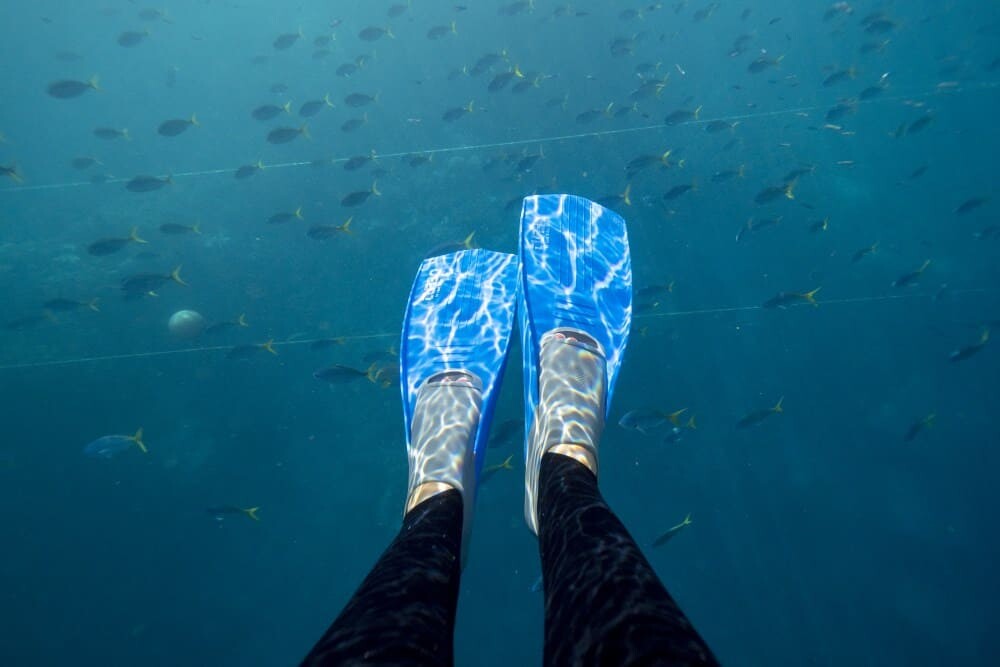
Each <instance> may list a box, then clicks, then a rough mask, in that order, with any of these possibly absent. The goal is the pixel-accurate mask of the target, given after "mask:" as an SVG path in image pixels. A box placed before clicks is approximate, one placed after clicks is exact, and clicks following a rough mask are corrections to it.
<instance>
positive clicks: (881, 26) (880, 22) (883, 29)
mask: <svg viewBox="0 0 1000 667" xmlns="http://www.w3.org/2000/svg"><path fill="white" fill-rule="evenodd" d="M895 28H896V23H895V21H891V20H889V19H887V18H880V19H875V20H874V21H871V22H869V23H868V25H867V27H866V28H865V32H866V33H868V34H869V35H884V34H886V33H887V32H892V31H893V30H894V29H895Z"/></svg>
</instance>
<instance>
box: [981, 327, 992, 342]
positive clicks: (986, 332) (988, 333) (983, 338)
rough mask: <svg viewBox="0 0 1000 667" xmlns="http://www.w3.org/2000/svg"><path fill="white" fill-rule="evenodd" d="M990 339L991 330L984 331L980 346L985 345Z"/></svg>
mask: <svg viewBox="0 0 1000 667" xmlns="http://www.w3.org/2000/svg"><path fill="white" fill-rule="evenodd" d="M989 339H990V330H989V328H986V329H983V334H982V335H981V336H980V337H979V344H980V345H985V344H986V341H988V340H989Z"/></svg>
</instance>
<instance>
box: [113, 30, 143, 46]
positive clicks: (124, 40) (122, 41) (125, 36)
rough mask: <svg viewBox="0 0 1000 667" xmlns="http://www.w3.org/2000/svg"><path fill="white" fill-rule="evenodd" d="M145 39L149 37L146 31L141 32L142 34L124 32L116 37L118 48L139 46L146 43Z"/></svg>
mask: <svg viewBox="0 0 1000 667" xmlns="http://www.w3.org/2000/svg"><path fill="white" fill-rule="evenodd" d="M147 37H149V31H148V30H143V31H142V32H139V31H137V30H126V31H125V32H123V33H122V34H120V35H118V46H124V47H125V48H132V47H133V46H139V45H140V44H142V43H143V42H144V41H146V38H147Z"/></svg>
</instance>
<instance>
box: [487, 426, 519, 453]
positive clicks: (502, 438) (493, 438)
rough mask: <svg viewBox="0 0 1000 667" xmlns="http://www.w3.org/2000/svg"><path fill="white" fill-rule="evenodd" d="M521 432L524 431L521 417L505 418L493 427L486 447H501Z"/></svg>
mask: <svg viewBox="0 0 1000 667" xmlns="http://www.w3.org/2000/svg"><path fill="white" fill-rule="evenodd" d="M522 433H524V420H523V419H506V420H504V421H502V422H500V423H499V424H497V425H496V426H495V427H493V431H492V433H491V434H490V440H489V445H488V447H489V448H490V449H498V448H500V447H503V446H504V445H506V444H508V443H510V442H513V441H514V439H515V438H517V437H519V436H520V435H521V434H522Z"/></svg>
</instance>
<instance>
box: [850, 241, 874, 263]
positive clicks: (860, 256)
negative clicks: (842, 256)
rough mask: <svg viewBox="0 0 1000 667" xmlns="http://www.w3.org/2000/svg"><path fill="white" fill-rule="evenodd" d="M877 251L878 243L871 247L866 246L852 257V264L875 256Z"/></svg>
mask: <svg viewBox="0 0 1000 667" xmlns="http://www.w3.org/2000/svg"><path fill="white" fill-rule="evenodd" d="M877 250H878V241H876V242H875V243H873V244H871V245H870V246H865V247H864V248H861V249H860V250H858V251H857V252H855V253H854V254H853V255H852V256H851V264H857V263H858V262H860V261H861V260H863V259H864V258H865V257H867V256H868V255H874V254H875V252H876V251H877Z"/></svg>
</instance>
